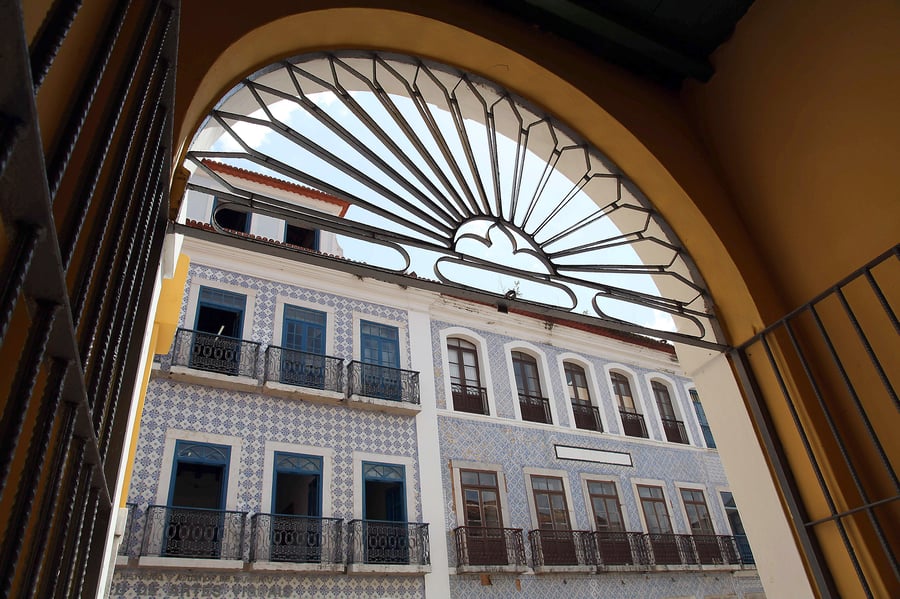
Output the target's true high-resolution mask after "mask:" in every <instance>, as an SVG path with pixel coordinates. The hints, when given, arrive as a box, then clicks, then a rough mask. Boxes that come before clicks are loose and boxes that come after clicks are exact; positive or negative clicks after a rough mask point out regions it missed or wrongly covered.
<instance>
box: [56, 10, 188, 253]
mask: <svg viewBox="0 0 900 599" xmlns="http://www.w3.org/2000/svg"><path fill="white" fill-rule="evenodd" d="M159 13H160V4H156V5H155V7H154V9H153V10H152V11H151V12H150V14H149V15H148V16H147V18H146V23H145V25H144V28H143V30H142V32H141V36H140V38H139V42H138V44H137V48H135V49H134V50H133V51H132V53H131V60H130V61H129V64H128V65H126V67H125V68H124V69H123V70H122V71H121V72H120V73H119V80H118V82H117V86H116V90H115V91H114V92H113V93H112V94H111V95H112V97H114V98H116V99H117V101H116V104H115V106H114V107H113V110H112V114H111V115H110V114H107V116H106V118H105V119H104V122H103V127H102V129H101V130H98V131H95V134H94V135H92V137H91V145H90V148H89V149H88V153H89V155H90V156H91V158H92V162H93V164H92V165H91V167H90V168H85V169H84V170H83V171H82V172H81V174H80V177H79V181H78V184H77V186H76V191H75V193H74V194H73V197H74V198H75V205H74V206H72V207H71V208H70V210H69V212H68V215H67V218H66V219H65V221H64V223H63V225H62V226H61V227H59V228H58V231H59V233H58V237H59V247H60V254H61V255H62V259H63V269H68V268H69V263H70V262H71V260H72V256H73V254H74V252H75V247H76V245H77V244H78V239H79V238H80V236H81V232H82V228H83V226H84V221H85V219H86V218H87V214H88V211H89V210H90V207H91V204H92V203H93V202H94V199H95V193H94V192H95V191H96V189H97V184H98V183H99V181H100V175H101V174H102V172H103V170H104V167H105V166H106V164H107V156H108V155H109V151H110V148H111V147H112V143H113V139H114V138H115V135H116V131H118V130H119V129H120V128H119V123H120V122H122V118H121V117H122V112H123V111H124V110H125V105H126V103H127V101H128V97H129V94H130V93H131V88H132V84H133V83H134V82H135V80H137V79H138V77H137V73H138V68H139V67H140V65H141V61H142V60H143V58H144V56H145V55H146V53H147V47H148V44H149V42H150V38H151V34H152V32H153V27H154V25H155V24H156V21H157V16H158V15H159ZM169 22H171V14H170V15H169ZM162 29H163V32H162V33H161V34H159V35H158V39H157V40H156V45H155V47H153V48H151V50H150V51H151V52H152V53H153V56H152V58H150V67H149V68H150V69H151V75H150V77H147V80H150V81H152V79H153V72H154V71H155V70H156V68H157V66H158V65H159V62H160V59H161V56H162V49H163V42H164V41H165V30H166V29H167V27H166V26H165V25H164V26H162ZM150 91H151V90H150V87H149V86H144V87H143V89H139V90H138V95H139V96H140V101H139V102H138V101H135V102H134V106H133V108H132V109H131V111H130V114H129V116H128V117H127V118H126V119H125V122H124V125H123V127H122V128H121V130H122V131H124V132H125V133H124V136H125V137H126V138H129V139H130V137H131V134H132V132H133V131H134V130H135V128H136V127H137V123H138V119H139V118H140V116H141V115H142V114H143V113H144V106H145V105H146V104H147V96H148V95H149V94H150ZM130 146H131V144H129V148H128V149H130ZM125 153H126V156H125V157H123V160H125V161H127V159H128V158H127V150H126V152H125Z"/></svg>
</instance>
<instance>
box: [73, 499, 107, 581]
mask: <svg viewBox="0 0 900 599" xmlns="http://www.w3.org/2000/svg"><path fill="white" fill-rule="evenodd" d="M87 505H88V506H89V507H88V508H87V510H86V511H87V512H88V513H89V514H90V518H89V519H88V520H87V521H86V522H85V523H84V525H83V528H84V531H85V532H86V533H87V535H86V537H85V532H82V533H81V535H79V537H80V541H83V542H81V543H79V548H78V553H77V558H78V562H77V564H78V565H77V567H76V568H73V573H74V576H73V577H72V580H71V584H70V585H69V592H68V594H67V596H68V597H81V596H82V594H83V593H82V592H83V590H84V581H85V577H86V576H87V570H88V565H89V562H90V557H91V543H92V541H93V538H94V530H95V525H96V524H97V511H98V510H99V508H100V489H99V487H91V491H90V496H89V497H88V500H87ZM104 532H105V531H104Z"/></svg>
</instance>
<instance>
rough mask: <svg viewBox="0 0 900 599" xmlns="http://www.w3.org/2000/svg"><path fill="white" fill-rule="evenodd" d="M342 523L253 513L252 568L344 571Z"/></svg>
mask: <svg viewBox="0 0 900 599" xmlns="http://www.w3.org/2000/svg"><path fill="white" fill-rule="evenodd" d="M343 522H344V521H343V520H341V519H340V518H316V517H310V516H289V515H274V514H254V515H253V516H252V517H251V518H250V538H251V540H250V562H251V569H253V570H293V571H300V572H303V571H309V572H343V571H344V564H343V562H344V558H343V546H342V540H343Z"/></svg>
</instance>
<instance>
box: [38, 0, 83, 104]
mask: <svg viewBox="0 0 900 599" xmlns="http://www.w3.org/2000/svg"><path fill="white" fill-rule="evenodd" d="M82 3H83V2H82V0H56V1H55V2H54V3H53V6H51V7H50V11H49V12H48V13H47V16H46V17H45V18H44V22H43V23H41V27H40V29H38V32H37V35H35V37H34V41H33V42H32V44H31V47H30V48H29V49H28V53H29V54H30V55H31V79H32V81H33V84H34V91H35V93H37V90H38V89H40V87H41V83H43V82H44V78H45V77H46V76H47V73H49V72H50V67H51V66H52V65H53V61H54V60H55V59H56V55H57V53H58V52H59V49H60V47H61V46H62V44H63V41H65V39H66V36H67V35H68V34H69V29H71V27H72V22H73V21H74V20H75V17H76V15H78V11H79V10H80V9H81V5H82Z"/></svg>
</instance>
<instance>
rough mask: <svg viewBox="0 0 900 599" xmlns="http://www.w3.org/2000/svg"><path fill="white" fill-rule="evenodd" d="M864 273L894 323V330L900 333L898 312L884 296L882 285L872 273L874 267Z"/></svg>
mask: <svg viewBox="0 0 900 599" xmlns="http://www.w3.org/2000/svg"><path fill="white" fill-rule="evenodd" d="M863 274H864V276H865V277H866V280H867V281H868V282H869V286H871V287H872V292H873V293H874V294H875V297H877V298H878V303H879V304H881V307H882V309H883V310H884V313H885V314H887V316H888V318H889V319H890V321H891V324H892V325H894V332H895V333H897V334H898V335H900V321H898V320H897V314H895V313H894V309H893V308H892V307H891V305H890V304H889V303H888V301H887V298H886V297H885V296H884V292H883V291H882V290H881V286H880V285H879V284H878V282H877V281H876V280H875V277H874V276H873V275H872V269H871V268H867V269H865V271H864V272H863Z"/></svg>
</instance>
